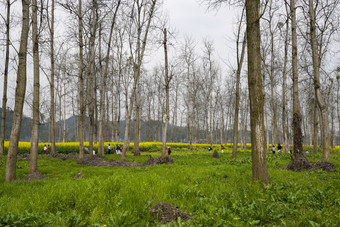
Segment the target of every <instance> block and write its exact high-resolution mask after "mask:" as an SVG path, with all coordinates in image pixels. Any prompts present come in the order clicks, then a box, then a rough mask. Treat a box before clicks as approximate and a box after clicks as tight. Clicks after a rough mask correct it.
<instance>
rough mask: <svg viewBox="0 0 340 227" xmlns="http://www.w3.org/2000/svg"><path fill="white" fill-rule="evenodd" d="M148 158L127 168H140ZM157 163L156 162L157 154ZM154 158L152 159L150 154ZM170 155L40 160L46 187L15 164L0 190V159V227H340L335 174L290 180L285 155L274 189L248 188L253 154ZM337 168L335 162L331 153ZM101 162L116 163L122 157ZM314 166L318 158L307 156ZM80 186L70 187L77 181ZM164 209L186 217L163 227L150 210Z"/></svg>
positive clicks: (276, 165) (272, 158)
mask: <svg viewBox="0 0 340 227" xmlns="http://www.w3.org/2000/svg"><path fill="white" fill-rule="evenodd" d="M149 155H150V154H144V153H143V154H142V156H139V157H134V156H133V155H132V154H128V157H127V159H128V160H129V161H136V162H144V161H146V160H147V159H148V158H149ZM157 155H159V154H157ZM152 156H156V154H155V153H152ZM211 156H212V153H208V152H190V153H189V152H173V154H171V157H172V158H173V159H174V164H164V165H157V166H146V167H132V168H123V167H113V168H112V167H92V166H85V165H78V164H76V160H66V161H62V160H60V159H55V158H47V157H44V156H41V158H40V159H39V160H38V169H39V171H40V172H41V173H42V174H43V175H44V176H45V179H43V180H34V181H22V180H21V179H23V178H25V177H26V176H27V173H28V168H29V162H28V161H24V160H18V161H17V178H18V180H17V181H15V182H12V183H6V182H4V178H5V161H6V157H0V169H1V181H0V184H1V185H0V226H6V225H7V226H105V225H106V226H155V225H159V226H161V225H163V226H251V225H258V226H339V225H340V217H339V215H340V171H339V169H336V170H334V171H333V172H324V171H321V170H317V171H307V172H291V171H287V170H285V169H283V167H284V166H286V165H287V164H288V163H289V162H290V155H289V154H281V155H272V154H270V153H268V156H267V161H268V172H269V176H270V181H271V184H270V185H267V186H264V187H262V186H261V185H259V184H257V183H252V170H251V166H252V163H251V153H250V152H239V153H238V157H237V159H232V158H231V153H230V152H226V153H223V154H220V158H219V159H214V158H212V157H211ZM331 157H332V158H331V160H330V161H331V162H333V163H335V164H336V165H337V166H338V167H339V166H340V154H339V153H335V152H334V153H331ZM106 158H107V159H108V158H114V159H119V158H120V156H119V155H108V156H106ZM308 158H309V159H311V160H313V161H317V160H319V159H320V158H321V154H310V155H309V156H308ZM80 171H81V172H82V175H83V177H84V178H82V179H78V180H74V176H76V174H77V173H79V172H80ZM160 202H167V203H169V204H172V205H174V206H176V207H179V208H180V209H181V210H182V211H185V212H187V213H189V214H190V215H191V217H192V219H191V220H189V221H186V222H182V221H181V220H180V219H178V220H175V221H173V222H172V223H168V224H160V223H158V222H157V221H156V219H155V218H154V217H153V216H152V214H151V207H153V206H154V205H156V204H157V203H160Z"/></svg>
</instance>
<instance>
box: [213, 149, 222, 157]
mask: <svg viewBox="0 0 340 227" xmlns="http://www.w3.org/2000/svg"><path fill="white" fill-rule="evenodd" d="M212 157H213V158H220V155H219V154H218V152H217V150H214V153H213V155H212Z"/></svg>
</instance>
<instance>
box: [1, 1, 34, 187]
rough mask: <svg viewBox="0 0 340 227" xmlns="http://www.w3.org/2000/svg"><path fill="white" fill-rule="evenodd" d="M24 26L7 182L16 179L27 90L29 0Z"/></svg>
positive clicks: (23, 16) (23, 4)
mask: <svg viewBox="0 0 340 227" xmlns="http://www.w3.org/2000/svg"><path fill="white" fill-rule="evenodd" d="M21 4H22V28H21V37H20V49H19V53H18V55H19V65H18V71H17V86H16V89H15V104H14V116H13V122H12V129H11V136H10V141H9V147H8V155H7V161H6V182H11V181H14V180H15V179H16V162H17V152H18V142H19V137H20V129H21V119H22V110H23V106H24V99H25V92H26V60H27V54H26V53H27V40H28V31H29V1H28V0H22V1H21ZM4 111H5V110H4Z"/></svg>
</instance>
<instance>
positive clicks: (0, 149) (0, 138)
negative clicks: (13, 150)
mask: <svg viewBox="0 0 340 227" xmlns="http://www.w3.org/2000/svg"><path fill="white" fill-rule="evenodd" d="M6 3H7V16H6V57H5V72H4V87H3V96H2V113H1V135H0V155H3V154H4V143H5V134H6V133H5V132H6V109H7V108H6V104H7V81H8V64H9V45H10V39H9V29H10V27H9V25H10V15H11V1H10V0H7V2H6Z"/></svg>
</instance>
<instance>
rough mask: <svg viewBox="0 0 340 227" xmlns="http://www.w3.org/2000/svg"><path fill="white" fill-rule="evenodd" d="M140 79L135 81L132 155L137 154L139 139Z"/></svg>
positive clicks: (138, 153)
mask: <svg viewBox="0 0 340 227" xmlns="http://www.w3.org/2000/svg"><path fill="white" fill-rule="evenodd" d="M140 90H141V88H140V81H139V80H138V82H137V91H136V107H135V124H134V130H135V131H134V140H133V143H134V145H133V155H134V156H139V155H140V151H139V140H140V138H139V137H140V106H141V104H140V95H141V94H140Z"/></svg>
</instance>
